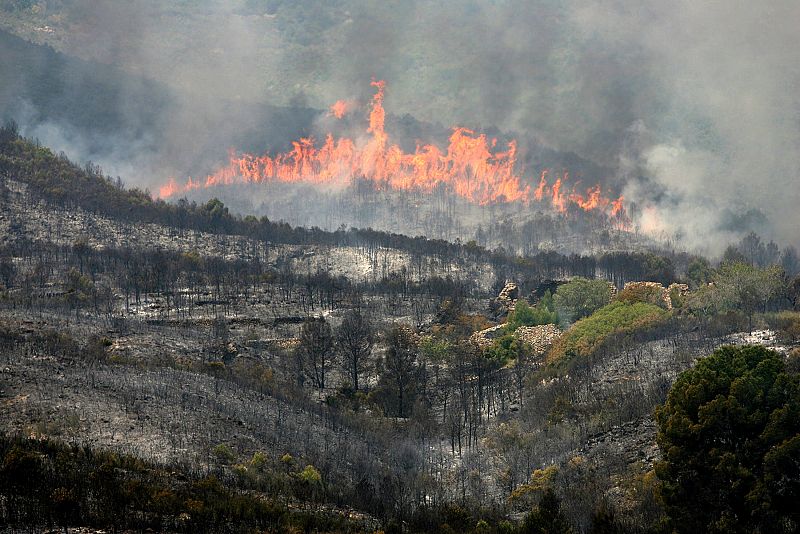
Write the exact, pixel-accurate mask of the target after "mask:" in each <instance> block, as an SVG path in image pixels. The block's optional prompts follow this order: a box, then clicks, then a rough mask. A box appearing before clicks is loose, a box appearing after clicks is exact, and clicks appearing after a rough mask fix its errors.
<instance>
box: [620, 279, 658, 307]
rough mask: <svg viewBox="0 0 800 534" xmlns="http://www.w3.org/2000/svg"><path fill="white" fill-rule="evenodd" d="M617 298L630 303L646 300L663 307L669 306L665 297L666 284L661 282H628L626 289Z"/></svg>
mask: <svg viewBox="0 0 800 534" xmlns="http://www.w3.org/2000/svg"><path fill="white" fill-rule="evenodd" d="M617 300H618V301H620V302H627V303H628V304H634V303H636V302H644V303H647V304H653V305H654V306H659V307H661V308H666V306H667V302H666V300H665V299H664V286H662V285H661V284H648V283H635V284H628V285H627V287H626V288H625V289H623V290H622V291H620V292H619V295H617Z"/></svg>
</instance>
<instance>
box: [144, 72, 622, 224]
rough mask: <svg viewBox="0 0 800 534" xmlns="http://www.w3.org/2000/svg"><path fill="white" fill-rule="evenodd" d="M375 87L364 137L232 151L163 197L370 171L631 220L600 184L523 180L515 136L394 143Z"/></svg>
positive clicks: (466, 133)
mask: <svg viewBox="0 0 800 534" xmlns="http://www.w3.org/2000/svg"><path fill="white" fill-rule="evenodd" d="M372 86H373V87H375V94H374V95H373V97H372V105H371V108H370V113H369V127H368V129H367V133H368V134H369V135H368V136H367V139H366V141H360V142H356V141H353V140H352V139H349V138H347V137H340V138H334V136H333V135H332V134H328V135H327V136H326V137H325V141H324V142H323V143H322V145H321V146H319V147H317V145H316V144H315V140H314V139H313V138H312V137H304V138H301V139H299V140H297V141H294V142H293V143H292V149H291V150H290V151H288V152H285V153H282V154H277V155H275V156H269V155H263V156H254V155H252V154H241V155H237V154H236V153H235V152H234V151H231V153H230V158H229V162H228V164H227V165H226V166H224V167H222V168H220V169H219V170H217V171H216V172H215V173H214V174H212V175H209V176H208V177H206V179H205V180H201V181H195V180H193V179H191V178H189V179H188V180H187V181H186V182H185V183H182V184H180V183H178V182H176V181H175V180H174V179H170V181H169V182H168V183H167V184H165V185H164V186H162V187H161V188H160V189H159V197H161V198H169V197H172V196H174V195H176V194H181V193H185V192H188V191H191V190H194V189H200V188H204V187H213V186H218V185H227V184H234V183H267V182H306V183H314V184H330V183H341V184H346V183H348V182H349V181H350V180H351V179H353V178H359V177H361V178H365V179H368V180H371V181H373V182H375V183H376V185H377V186H378V187H386V188H391V189H396V190H418V191H426V192H429V191H432V190H434V189H435V188H437V187H438V186H440V185H444V186H446V187H447V188H448V189H450V190H452V191H453V192H454V193H455V194H457V195H459V196H461V197H463V198H465V199H467V200H469V201H471V202H475V203H478V204H490V203H494V202H516V201H520V202H524V203H528V202H530V201H531V200H536V201H537V202H549V203H550V205H551V206H552V208H554V209H555V210H556V211H558V212H560V213H566V212H567V211H568V208H569V206H570V205H575V206H578V207H579V208H580V209H582V210H584V211H599V212H603V213H606V214H607V215H608V216H610V217H611V218H612V219H614V220H615V223H616V224H617V226H618V227H626V226H627V224H628V218H627V215H626V214H625V208H624V206H623V201H624V199H623V198H622V197H619V198H617V199H611V198H609V197H607V196H604V195H603V193H602V189H601V187H600V186H599V185H595V186H594V187H590V188H588V189H587V190H586V191H585V192H579V191H578V189H577V186H578V185H579V184H575V186H573V188H572V190H571V191H568V190H567V187H566V185H565V184H566V183H567V182H568V181H569V175H568V173H566V172H565V173H564V174H563V175H562V176H558V177H557V178H556V180H555V182H554V183H553V185H552V186H550V185H549V182H548V175H549V172H548V171H547V170H545V171H543V172H542V173H541V176H540V178H539V184H538V186H537V188H536V189H535V190H533V191H532V190H531V186H530V185H526V184H524V183H523V179H522V177H521V172H518V171H516V170H515V165H516V163H517V143H516V141H513V140H512V141H510V142H509V143H508V145H507V147H506V149H505V150H496V145H497V139H488V138H487V137H486V135H485V134H478V133H476V132H474V131H472V130H469V129H467V128H462V127H455V128H453V131H452V134H451V135H450V140H449V144H448V146H447V149H446V150H445V151H442V150H441V149H439V148H438V147H437V146H435V145H424V146H420V145H417V148H416V150H415V151H414V152H413V153H405V152H403V150H402V149H401V148H400V147H399V146H398V145H396V144H391V143H390V141H389V136H388V135H387V133H386V130H385V128H384V124H385V119H386V112H385V110H384V107H383V100H384V95H385V90H386V82H385V81H383V80H379V81H373V82H372ZM350 110H351V103H350V102H348V101H345V100H339V101H338V102H336V103H335V104H333V105H332V106H331V108H330V111H329V113H330V114H331V115H332V116H334V117H337V118H341V117H343V116H344V115H345V114H346V113H348V112H349V111H350Z"/></svg>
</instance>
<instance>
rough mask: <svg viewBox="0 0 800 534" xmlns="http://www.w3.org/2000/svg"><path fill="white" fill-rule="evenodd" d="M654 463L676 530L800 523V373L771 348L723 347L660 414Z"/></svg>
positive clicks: (688, 375) (776, 527)
mask: <svg viewBox="0 0 800 534" xmlns="http://www.w3.org/2000/svg"><path fill="white" fill-rule="evenodd" d="M656 420H657V422H658V436H657V441H658V445H659V447H660V448H661V450H662V452H663V454H664V458H663V460H662V461H661V462H659V463H658V464H657V465H656V473H657V475H658V477H659V479H660V480H661V483H662V494H663V497H664V501H665V505H666V511H667V515H668V517H669V520H670V522H671V525H670V526H671V527H672V528H673V529H674V530H675V531H677V532H796V531H797V529H798V528H800V510H798V508H797V502H798V498H800V462H798V458H800V376H798V375H797V374H795V373H790V372H787V371H786V368H785V363H784V360H783V358H782V356H780V355H779V354H778V353H776V352H774V351H771V350H768V349H766V348H764V347H759V346H749V347H731V346H729V347H723V348H720V349H718V350H717V351H715V352H714V353H713V354H712V355H710V356H708V357H706V358H703V359H701V360H700V361H699V362H698V364H697V365H696V366H695V367H694V368H693V369H690V370H688V371H685V372H684V373H683V374H681V375H680V377H679V378H678V380H677V381H676V382H675V385H674V386H673V387H672V389H671V390H670V392H669V395H668V398H667V402H666V404H665V405H664V406H662V407H660V408H659V409H658V410H657V411H656Z"/></svg>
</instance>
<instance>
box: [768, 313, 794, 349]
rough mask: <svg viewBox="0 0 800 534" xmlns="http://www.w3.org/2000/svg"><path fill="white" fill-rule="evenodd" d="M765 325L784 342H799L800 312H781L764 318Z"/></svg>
mask: <svg viewBox="0 0 800 534" xmlns="http://www.w3.org/2000/svg"><path fill="white" fill-rule="evenodd" d="M764 319H765V320H766V322H767V325H768V326H769V327H770V328H771V329H772V330H775V331H776V332H777V333H778V335H779V336H780V337H781V338H782V339H783V340H784V341H788V342H791V343H796V342H797V341H800V312H791V311H782V312H778V313H770V314H767V315H765V316H764Z"/></svg>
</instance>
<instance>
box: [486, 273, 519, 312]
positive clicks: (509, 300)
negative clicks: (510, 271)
mask: <svg viewBox="0 0 800 534" xmlns="http://www.w3.org/2000/svg"><path fill="white" fill-rule="evenodd" d="M518 299H519V286H517V284H515V283H514V282H510V281H506V285H505V286H503V289H501V290H500V293H499V294H498V295H497V297H495V298H494V299H492V301H491V302H490V303H489V308H490V310H491V311H492V314H493V316H494V318H495V319H499V318H501V317H505V316H506V315H508V314H509V313H511V312H512V311H514V307H515V306H516V305H517V300H518Z"/></svg>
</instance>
